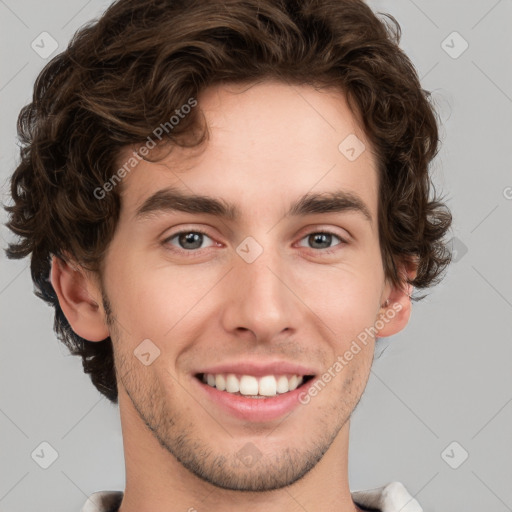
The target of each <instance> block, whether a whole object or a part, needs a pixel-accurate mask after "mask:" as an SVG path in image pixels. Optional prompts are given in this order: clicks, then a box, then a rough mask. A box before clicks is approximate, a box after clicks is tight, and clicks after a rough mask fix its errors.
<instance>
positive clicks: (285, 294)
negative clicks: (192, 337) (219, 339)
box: [222, 249, 304, 342]
mask: <svg viewBox="0 0 512 512" xmlns="http://www.w3.org/2000/svg"><path fill="white" fill-rule="evenodd" d="M234 265H235V268H234V269H233V270H232V271H231V272H230V273H229V276H228V279H229V282H228V283H227V286H228V288H229V289H227V290H225V293H226V295H225V298H226V300H225V302H224V303H225V308H224V310H223V318H222V322H223V326H224V328H225V329H226V330H227V331H228V332H231V333H234V334H236V335H238V336H240V334H241V333H244V332H249V331H250V332H251V333H252V337H253V338H254V339H255V340H256V341H261V342H266V341H270V340H272V339H274V338H275V337H276V336H279V335H280V334H283V333H287V335H288V336H289V335H290V334H293V333H295V332H296V331H297V328H298V326H299V322H300V321H301V318H303V317H304V312H303V310H302V308H303V304H301V302H300V300H299V299H298V298H297V295H296V293H295V292H294V289H293V288H294V287H295V288H296V287H297V285H296V284H294V279H293V273H292V271H291V270H290V268H289V267H288V268H287V266H286V262H285V261H283V259H282V258H280V256H279V255H277V254H275V253H271V252H270V251H269V250H267V249H265V250H264V251H263V253H262V254H261V255H260V256H259V257H258V258H257V259H256V260H255V261H253V262H252V263H247V262H246V261H244V260H243V259H242V258H236V261H235V262H234Z"/></svg>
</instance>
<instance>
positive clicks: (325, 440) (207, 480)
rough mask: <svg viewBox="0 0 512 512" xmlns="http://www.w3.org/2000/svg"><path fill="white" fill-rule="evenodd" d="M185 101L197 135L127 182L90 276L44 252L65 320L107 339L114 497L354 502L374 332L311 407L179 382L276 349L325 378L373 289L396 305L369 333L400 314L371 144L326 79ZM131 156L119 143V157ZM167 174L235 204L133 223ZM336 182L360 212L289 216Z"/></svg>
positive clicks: (393, 323) (163, 504) (311, 504)
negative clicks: (355, 438)
mask: <svg viewBox="0 0 512 512" xmlns="http://www.w3.org/2000/svg"><path fill="white" fill-rule="evenodd" d="M198 102H199V107H200V108H202V109H203V112H204V114H205V116H206V120H207V123H208V126H209V130H210V139H209V141H208V143H207V144H206V146H205V147H204V148H202V150H201V151H198V150H197V149H196V150H191V149H182V148H174V149H173V150H172V152H171V153H170V154H169V155H168V156H167V157H166V158H165V159H164V160H163V161H162V162H160V163H158V164H153V163H148V162H144V161H143V162H141V163H139V164H138V166H137V167H136V168H135V169H134V170H133V171H132V172H131V173H130V174H129V175H127V176H126V177H125V178H124V180H123V182H122V187H123V189H122V190H123V192H122V206H121V216H120V222H119V226H118V229H117V231H116V233H115V236H114V239H113V241H112V243H111V245H110V246H109V250H108V253H107V255H106V259H105V265H104V273H103V281H102V282H100V281H99V280H98V279H97V278H96V276H94V275H92V274H89V273H87V272H85V271H84V270H83V269H81V268H80V267H79V266H78V265H68V264H66V263H64V262H62V261H61V260H58V259H54V261H53V267H52V284H53V286H54V288H55V290H56V292H57V294H58V297H59V301H60V304H61V307H62V309H63V311H64V313H65V315H66V318H67V319H68V320H69V322H70V324H71V326H72V327H73V329H74V330H75V332H77V333H78V334H79V335H80V336H82V337H84V338H86V339H88V340H91V342H94V341H100V340H102V339H105V338H106V337H107V336H109V335H110V336H111V337H112V341H113V344H114V356H115V364H116V370H117V379H118V388H119V407H120V415H121V425H122V432H123V440H124V450H125V462H126V489H125V496H124V499H123V502H122V504H121V508H120V510H121V512H135V511H138V512H149V511H155V510H161V511H164V510H166V511H178V510H189V509H193V508H195V509H197V510H203V509H206V508H208V510H209V511H211V512H216V511H223V512H229V511H235V510H244V511H249V512H256V511H260V510H261V511H263V510H264V511H266V512H274V511H280V512H282V511H296V510H297V511H298V510H304V509H305V510H325V511H334V510H336V511H342V512H353V511H355V510H359V509H358V508H356V505H355V504H354V503H353V501H352V499H351V496H350V490H349V486H348V468H347V466H348V447H349V443H348V441H349V425H350V422H349V418H350V415H351V413H352V411H353V410H354V408H355V407H356V405H357V403H358V401H359V399H360V397H361V395H362V393H363V391H364V388H365V386H366V383H367V380H368V377H369V372H370V368H371V364H372V361H373V351H374V341H375V340H374V339H370V340H369V342H368V343H367V345H366V346H365V345H361V351H360V352H359V353H358V354H357V355H355V356H354V358H353V359H352V360H351V361H350V363H349V364H347V365H346V367H344V368H343V370H342V371H341V372H339V373H338V374H337V375H336V377H335V378H333V379H332V380H331V382H329V383H328V385H327V386H325V388H324V389H323V390H322V391H321V392H320V393H319V394H318V395H317V396H316V397H314V399H312V400H311V401H310V403H309V404H307V405H301V406H299V407H297V408H295V409H294V410H293V411H292V413H291V414H289V415H288V416H287V417H285V418H281V419H279V420H276V421H272V422H266V423H250V422H245V421H242V420H240V419H237V418H235V417H231V416H230V415H228V414H225V413H223V412H222V411H221V410H220V409H219V408H218V406H217V405H216V404H214V403H212V402H211V401H210V400H208V398H207V397H206V395H205V394H204V393H201V392H200V391H201V390H198V388H197V386H194V387H193V386H192V379H194V378H195V377H194V376H193V373H194V371H197V370H198V369H199V368H201V367H204V366H209V365H214V364H220V363H223V362H234V361H247V360H250V361H253V360H257V361H269V360H272V361H275V360H285V361H290V362H294V363H298V364H303V365H306V366H308V367H312V368H314V369H315V373H316V374H317V375H321V374H323V373H324V372H325V371H327V369H328V368H329V367H331V366H332V365H333V363H334V362H335V361H336V359H337V357H338V356H339V355H342V354H343V353H344V352H345V351H346V350H347V349H348V348H349V347H350V344H351V343H352V341H353V340H355V339H356V338H357V335H358V334H359V333H361V332H363V331H364V329H365V328H368V327H370V326H373V325H374V324H375V322H376V321H377V320H378V319H379V318H381V317H382V315H383V314H384V313H385V311H386V309H385V308H384V307H382V304H383V303H384V302H385V301H386V299H389V301H390V304H395V305H396V304H399V305H400V307H401V309H400V311H399V312H398V313H396V314H395V315H394V316H393V318H392V319H391V320H389V321H388V322H387V323H386V324H385V326H384V327H383V328H382V329H381V331H380V332H379V336H390V335H392V334H395V333H396V332H398V331H400V330H401V329H403V328H404V327H405V325H406V324H407V322H408V319H409V315H410V299H409V296H408V295H407V293H405V292H404V291H402V290H400V289H398V288H396V287H392V286H391V285H390V284H389V283H388V282H387V280H386V279H385V276H384V270H383V267H382V261H381V255H380V248H379V241H378V230H377V229H378V226H377V197H378V196H377V191H378V181H377V167H376V161H375V157H374V155H373V154H372V152H371V148H370V144H369V142H368V141H367V139H366V138H365V135H364V133H363V132H362V131H361V129H360V128H359V126H358V124H357V121H356V119H355V118H354V116H353V114H352V113H351V111H350V110H349V108H348V105H347V104H346V101H345V99H344V96H343V94H342V93H341V92H339V91H333V90H323V91H321V92H320V91H318V90H315V89H314V88H312V87H310V86H293V87H292V86H290V85H287V84H282V83H278V82H263V83H258V84H252V86H251V87H248V86H247V85H246V86H241V85H236V86H235V85H233V84H231V85H229V86H227V85H223V86H217V87H213V88H209V89H206V90H205V91H204V92H203V93H202V94H201V95H200V96H199V97H198ZM350 134H356V136H357V137H358V138H359V139H360V140H362V141H363V142H364V144H365V145H366V150H365V151H364V152H363V153H362V154H361V155H360V156H359V157H358V158H357V159H356V160H355V161H349V160H348V159H347V158H346V157H345V156H344V155H343V154H342V153H341V152H340V151H339V150H338V145H339V144H340V142H341V141H343V139H345V138H346V137H347V136H348V135H350ZM130 155H131V149H130V148H126V151H125V152H124V153H123V154H121V155H120V157H119V163H120V165H122V163H123V162H124V161H126V159H127V158H129V156H130ZM170 185H172V186H174V187H176V188H178V189H179V190H181V191H183V192H188V193H195V194H201V195H208V196H211V197H216V198H223V199H224V200H226V201H228V202H230V203H234V204H236V205H237V206H238V207H239V208H240V210H241V213H242V216H241V218H240V219H239V220H238V221H236V222H232V221H227V220H224V219H219V218H217V217H216V216H215V215H211V214H190V213H178V212H164V213H157V214H153V215H151V216H149V217H148V218H146V219H144V220H143V221H136V220H135V217H134V213H135V211H136V209H137V208H138V207H139V206H140V205H141V204H142V202H143V201H144V200H145V199H146V198H147V197H148V196H150V195H151V194H152V193H154V192H156V191H157V190H159V189H163V188H165V187H168V186H170ZM338 189H342V190H344V191H349V192H352V193H355V194H357V195H358V196H359V197H360V198H361V199H362V200H363V201H364V203H365V204H366V206H367V208H368V209H369V211H370V213H371V215H372V218H373V222H372V223H370V222H369V221H368V220H366V219H365V217H364V216H363V215H362V214H361V213H359V212H356V211H344V212H338V213H320V214H312V215H308V216H305V217H297V218H294V217H285V212H286V211H287V210H288V208H289V205H290V204H291V203H292V202H293V201H294V200H296V199H297V198H298V197H300V196H302V195H303V194H306V193H308V192H329V191H334V190H338ZM196 229H201V230H205V231H206V232H207V236H205V237H204V238H203V243H202V245H200V248H199V249H193V250H190V249H188V250H187V248H186V247H190V246H191V244H190V242H189V245H188V246H187V245H185V246H183V245H180V243H179V237H174V238H172V239H169V237H171V236H172V235H175V234H176V233H177V232H179V231H181V230H189V231H192V232H194V230H196ZM325 230H328V231H330V232H332V233H334V235H335V236H333V237H332V239H331V241H330V242H329V241H327V242H324V243H323V245H322V244H320V245H318V243H317V245H315V239H314V237H309V236H308V235H310V234H314V233H322V232H325ZM247 236H251V237H253V238H254V239H255V240H256V241H257V242H258V243H259V244H260V245H261V246H262V247H263V253H262V254H261V255H260V256H259V257H258V258H257V259H256V260H255V261H254V262H253V263H247V262H246V261H244V259H242V258H241V257H240V256H239V255H238V254H237V252H236V248H237V246H238V245H239V244H240V243H241V242H242V241H243V240H244V239H245V238H246V237H247ZM337 236H339V237H341V239H343V240H345V241H346V243H341V241H340V239H338V238H336V237H337ZM166 240H167V241H166ZM324 247H325V248H324ZM180 249H181V251H180ZM326 250H331V251H332V252H331V253H330V254H327V253H326V252H325V251H326ZM73 267H74V268H73ZM410 275H411V276H413V275H414V274H413V273H410ZM409 291H410V289H409ZM105 301H106V303H105ZM388 308H391V305H390V306H388ZM109 309H110V310H111V311H110V315H109V317H108V318H107V314H106V310H107V312H109ZM148 338H149V339H150V340H151V341H152V342H153V343H154V344H155V345H156V346H157V347H158V348H159V350H160V355H159V357H157V358H156V359H155V360H154V361H153V362H152V364H150V365H148V366H145V365H143V364H141V362H140V361H139V359H138V358H137V357H135V356H134V354H133V352H134V350H135V349H136V348H137V346H138V345H139V344H140V343H141V341H142V340H144V339H148ZM247 443H250V444H251V446H254V447H256V449H257V450H258V453H259V454H260V457H259V459H258V460H257V462H256V463H255V464H254V465H252V466H251V467H246V466H244V465H243V464H241V462H240V460H239V458H238V457H237V453H238V452H239V450H241V449H242V448H243V447H244V446H245V445H246V444H247ZM241 491H245V492H241ZM261 491H269V492H261Z"/></svg>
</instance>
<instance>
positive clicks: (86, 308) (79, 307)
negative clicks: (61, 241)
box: [51, 256, 109, 341]
mask: <svg viewBox="0 0 512 512" xmlns="http://www.w3.org/2000/svg"><path fill="white" fill-rule="evenodd" d="M51 283H52V286H53V289H54V290H55V293H56V294H57V297H58V299H59V304H60V307H61V309H62V311H63V313H64V315H65V317H66V319H67V320H68V322H69V325H70V326H71V328H72V329H73V331H74V332H75V333H76V334H78V335H79V336H81V337H82V338H84V339H86V340H89V341H102V340H104V339H105V338H107V337H108V336H109V331H108V328H107V326H106V324H105V321H104V311H103V308H101V307H100V306H99V303H100V302H101V298H100V297H101V295H100V294H99V292H98V290H97V287H96V285H95V283H93V282H92V281H91V280H90V278H88V277H87V276H86V275H85V272H84V271H83V270H82V269H80V268H79V267H78V266H74V265H72V264H71V263H67V262H65V261H63V260H62V259H60V258H58V257H57V256H53V257H52V270H51Z"/></svg>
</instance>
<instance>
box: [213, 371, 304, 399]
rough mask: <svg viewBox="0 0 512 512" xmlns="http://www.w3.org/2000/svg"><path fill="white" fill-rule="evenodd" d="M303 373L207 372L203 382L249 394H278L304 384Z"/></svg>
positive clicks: (229, 390)
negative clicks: (262, 375)
mask: <svg viewBox="0 0 512 512" xmlns="http://www.w3.org/2000/svg"><path fill="white" fill-rule="evenodd" d="M303 380H304V379H303V377H302V375H291V376H290V377H287V376H286V375H277V376H275V375H265V376H264V377H260V378H257V377H254V376H253V375H241V376H240V377H238V376H236V375H235V374H234V373H228V374H223V373H218V374H212V373H205V374H203V382H204V383H205V384H208V385H209V386H212V387H215V388H217V389H218V390H219V391H227V392H228V393H238V392H240V394H242V395H247V396H257V395H260V396H276V394H277V393H280V394H282V393H287V392H288V391H293V390H294V389H296V388H297V387H299V386H300V385H301V384H302V381H303Z"/></svg>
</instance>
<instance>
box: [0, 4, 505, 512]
mask: <svg viewBox="0 0 512 512" xmlns="http://www.w3.org/2000/svg"><path fill="white" fill-rule="evenodd" d="M108 4H109V2H107V1H100V0H89V1H84V0H67V1H64V0H57V1H55V0H54V1H53V2H52V3H51V4H48V3H43V2H36V1H34V0H32V1H24V2H15V1H14V0H0V29H1V43H2V44H1V45H0V54H1V63H2V66H1V70H2V71H1V74H0V101H1V105H2V118H1V122H0V130H1V136H0V144H1V149H0V173H1V176H0V183H1V184H2V200H3V201H4V202H6V201H7V183H8V178H9V175H10V174H11V173H12V171H13V170H14V167H15V165H16V162H17V157H18V150H17V146H16V131H15V124H16V119H17V115H18V112H19V110H20V108H21V107H22V106H24V105H25V104H26V103H28V102H29V101H30V98H31V92H32V87H33V83H34V80H35V78H36V76H37V75H38V73H39V72H40V70H41V69H42V67H43V66H44V64H45V63H46V62H47V60H45V59H43V58H41V57H40V56H39V55H38V54H37V53H36V52H35V51H34V50H33V49H32V48H31V42H32V41H33V40H34V39H35V38H36V37H37V36H38V35H39V34H40V33H41V32H43V31H47V32H49V33H50V34H51V36H52V37H53V38H54V39H55V40H56V41H57V42H58V44H59V48H58V49H57V52H59V51H62V50H63V49H64V48H65V46H66V45H67V42H68V41H69V40H70V38H71V36H72V34H73V33H74V32H75V30H77V29H78V28H79V27H80V26H81V25H82V24H83V23H85V22H86V21H88V20H90V19H91V18H94V17H96V16H98V15H99V14H100V13H101V12H102V11H103V9H104V8H105V7H106V6H107V5H108ZM370 5H371V7H372V8H373V9H374V11H377V12H378V11H380V12H389V13H391V14H392V15H393V16H395V18H396V19H397V20H398V22H399V23H400V25H401V26H402V30H403V38H402V42H401V47H402V48H403V49H404V50H405V51H406V53H407V54H408V55H409V56H410V58H411V59H412V61H413V63H414V65H415V66H416V68H417V69H418V73H419V75H420V77H421V78H422V84H423V87H424V88H425V89H428V90H430V91H432V93H433V96H434V99H435V102H436V105H437V109H438V111H439V113H440V115H441V117H442V121H443V126H442V131H441V138H442V149H441V151H440V153H439V155H438V157H437V158H436V160H435V162H434V165H433V171H434V174H435V182H436V184H437V185H438V188H440V189H441V190H442V191H443V192H445V193H446V194H447V202H448V205H449V206H450V208H451V209H452V212H453V214H454V227H453V233H452V234H453V236H454V237H455V241H454V247H455V249H456V250H457V252H456V255H455V260H456V262H455V263H454V264H452V266H451V268H450V269H449V272H448V274H447V276H446V278H445V280H444V282H443V283H442V284H441V285H439V286H438V287H437V288H434V289H433V290H432V291H431V292H430V295H429V297H428V298H427V299H425V300H424V301H422V302H420V303H417V304H414V305H413V313H412V318H411V321H410V324H409V325H408V327H407V328H406V329H405V330H404V331H403V332H402V333H400V334H399V335H396V336H394V337H391V338H384V339H381V340H380V341H379V346H378V349H377V352H378V353H377V354H376V357H377V358H376V360H375V363H374V367H373V370H372V375H371V378H370V381H369V384H368V387H367V389H366V392H365V394H364V396H363V398H362V400H361V402H360V404H359V406H358V408H357V409H356V412H355V413H354V415H353V418H352V422H351V445H350V464H349V467H350V486H351V489H352V490H358V489H366V488H371V487H377V486H381V485H384V484H385V483H387V482H390V481H393V480H398V481H401V482H403V483H404V485H405V486H406V487H407V489H408V490H409V492H411V494H413V495H415V497H416V498H417V499H418V501H419V502H420V504H421V505H422V506H423V508H424V510H425V511H444V512H451V511H461V510H464V511H466V512H476V511H481V510H486V511H491V510H492V511H507V510H511V511H512V485H511V483H512V368H511V361H512V343H511V341H512V322H511V318H512V270H511V268H512V267H511V263H512V258H511V256H512V229H511V225H512V222H511V220H512V199H510V198H511V197H512V188H507V187H512V156H511V155H512V154H511V152H510V146H511V143H512V71H511V65H512V57H511V56H512V35H511V30H510V27H511V26H512V23H511V22H512V1H511V0H498V1H496V0H489V1H487V0H485V1H484V0H481V1H473V2H467V1H463V0H457V1H452V2H446V1H441V0H435V1H432V0H431V1H427V0H414V1H413V0H400V1H398V2H391V0H386V1H377V0H374V1H371V2H370ZM454 31H457V32H458V33H459V34H460V35H461V36H462V38H464V40H466V41H467V42H468V44H469V47H468V49H467V50H466V51H465V52H464V53H462V54H461V55H460V56H458V58H453V57H452V56H450V55H449V54H448V53H447V51H445V50H448V51H451V52H452V54H453V52H458V51H460V49H461V48H462V46H461V45H462V44H463V41H462V40H461V39H460V38H458V36H457V35H455V36H453V35H451V34H452V33H453V32H454ZM449 36H450V37H449ZM447 38H448V39H447ZM443 41H446V42H445V43H443ZM449 47H452V48H451V49H450V48H449ZM50 58H51V57H50ZM0 215H1V221H2V224H3V223H4V222H5V221H6V216H5V214H4V212H3V210H2V212H1V214H0ZM0 235H1V244H2V253H1V255H0V261H1V269H0V301H1V302H0V312H1V343H2V345H1V359H0V361H1V363H0V364H1V369H0V389H1V396H0V433H1V435H0V447H1V452H0V453H1V455H0V461H1V462H0V464H1V466H0V511H1V512H21V511H24V512H30V511H36V510H38V511H41V510H42V511H50V510H51V511H54V512H60V511H62V512H63V511H71V510H76V511H78V510H80V508H81V506H82V505H83V503H84V502H85V500H86V499H87V496H88V495H89V494H90V493H92V492H93V491H97V490H109V489H121V490H122V489H124V459H123V447H122V438H121V430H120V422H119V414H118V409H117V407H116V406H114V405H111V404H110V403H109V402H108V401H107V400H106V399H105V398H102V397H101V395H100V394H99V393H98V392H97V391H96V389H95V388H94V387H93V386H92V384H91V382H90V380H89V377H88V376H86V375H85V374H84V373H83V371H82V366H81V359H79V358H77V357H72V356H70V355H69V353H68V351H67V349H66V348H65V346H64V345H62V344H61V343H60V342H58V341H57V340H56V338H55V336H54V334H53V329H52V326H53V310H52V309H50V308H49V307H47V306H46V305H45V304H44V303H43V302H42V301H40V300H39V299H37V298H36V297H35V295H33V293H32V281H31V279H30V273H29V269H28V263H29V262H28V260H25V261H9V260H7V259H6V257H5V255H4V254H3V248H4V247H5V245H6V242H7V240H11V233H10V232H8V230H7V229H6V228H5V226H3V225H2V227H1V228H0ZM466 251H467V252H466ZM43 441H46V442H48V443H50V444H51V445H52V446H53V447H54V448H55V450H56V451H57V452H58V455H59V456H58V459H57V460H56V461H55V462H54V463H53V464H52V465H51V466H50V467H49V468H48V469H42V468H41V467H40V466H39V465H38V464H36V463H35V462H34V460H33V459H32V457H31V454H32V452H33V451H34V450H35V449H36V448H37V447H38V446H39V445H40V443H41V442H43ZM454 441H455V442H457V443H458V444H457V445H452V446H451V447H449V445H451V443H452V442H454ZM447 447H449V448H448V450H445V449H446V448H447ZM465 452H467V453H468V454H469V457H468V458H467V460H465V461H464V462H463V463H462V464H461V465H460V466H459V467H458V468H457V469H453V468H452V467H450V465H449V464H448V463H447V461H448V462H450V464H451V465H452V466H457V465H459V464H460V463H461V461H462V460H463V458H464V454H465ZM443 454H444V455H443ZM309 512H312V511H309Z"/></svg>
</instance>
